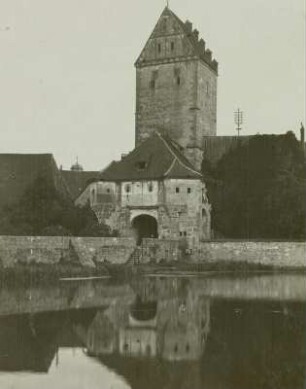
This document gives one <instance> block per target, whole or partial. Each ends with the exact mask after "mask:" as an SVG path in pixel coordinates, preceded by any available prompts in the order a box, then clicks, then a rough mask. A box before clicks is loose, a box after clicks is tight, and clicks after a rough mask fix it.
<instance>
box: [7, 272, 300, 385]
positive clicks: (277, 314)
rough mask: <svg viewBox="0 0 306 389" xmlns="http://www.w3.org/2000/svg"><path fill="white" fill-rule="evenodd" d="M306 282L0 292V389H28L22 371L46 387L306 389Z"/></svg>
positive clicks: (142, 283)
mask: <svg viewBox="0 0 306 389" xmlns="http://www.w3.org/2000/svg"><path fill="white" fill-rule="evenodd" d="M305 285H306V283H305V277H304V276H293V275H290V276H285V277H284V276H281V275H275V276H264V275H263V276H258V277H249V278H244V277H238V278H230V277H228V278H220V277H219V278H211V279H210V278H203V279H201V278H194V279H192V278H189V279H186V278H145V279H143V278H142V279H138V280H133V281H131V282H130V283H129V284H127V283H124V282H123V283H114V282H112V281H110V282H103V283H101V282H99V283H92V284H90V283H86V284H84V283H81V284H73V285H70V286H68V285H67V284H66V285H64V287H63V286H61V285H55V286H54V287H50V288H45V287H38V288H36V289H29V290H27V291H26V293H25V292H24V291H19V290H17V289H12V290H9V289H2V290H1V289H0V302H1V304H0V387H1V388H2V386H1V385H2V383H3V382H7V381H5V379H6V378H5V377H6V376H5V374H10V376H9V378H10V380H11V382H12V383H13V386H12V388H14V389H15V388H18V389H19V388H22V389H24V388H25V387H26V388H30V389H32V387H33V386H31V382H32V381H29V386H24V385H25V382H26V381H25V379H26V378H25V377H24V376H23V378H22V382H21V383H20V385H19V386H18V385H17V384H16V382H17V381H18V380H19V379H20V374H19V372H21V371H23V372H27V374H30V376H27V377H28V379H29V380H30V379H31V380H32V379H33V378H34V376H35V379H37V382H39V385H41V386H43V387H44V388H46V389H49V388H50V389H51V388H53V387H62V388H65V387H66V386H65V383H66V382H68V380H69V379H74V377H77V378H78V379H79V380H81V381H80V382H83V386H73V387H74V388H81V389H83V388H87V387H92V388H100V387H101V384H100V383H101V382H102V383H103V385H104V386H103V385H102V387H103V388H104V387H105V388H111V387H112V385H113V387H116V386H115V384H114V382H115V381H116V382H120V383H121V385H122V386H121V387H124V388H126V387H130V388H132V389H143V388H146V389H156V388H160V389H179V388H180V389H190V388H192V389H211V388H215V389H216V388H226V389H272V388H273V389H275V388H282V389H293V388H294V389H303V388H304V387H305V382H306V378H305V377H306V371H305V366H306V347H305V344H306V320H305V318H306V297H305V296H306V294H305V293H304V292H305V288H306V286H305ZM30 292H31V293H30ZM28 295H31V296H32V297H31V300H29V299H28V298H27V296H28ZM17 303H18V304H19V305H18V306H17V305H16V304H17ZM16 307H17V308H16ZM56 309H57V310H56ZM29 311H30V312H32V313H31V314H29ZM34 312H36V313H34ZM69 350H70V351H71V350H72V351H73V353H74V354H73V357H69V355H68V351H69ZM28 372H31V373H28ZM38 372H39V373H45V374H37V373H38ZM92 376H94V377H97V378H96V380H95V383H92V381H91V378H92ZM107 377H108V378H107ZM107 379H109V382H110V384H109V385H108V386H107V385H106V384H105V382H106V380H107ZM118 380H119V381H118ZM14 385H15V386H14ZM48 385H49V386H48ZM116 385H117V384H116ZM4 387H5V386H4ZM67 387H69V386H67Z"/></svg>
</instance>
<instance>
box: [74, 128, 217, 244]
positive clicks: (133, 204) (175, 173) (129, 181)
mask: <svg viewBox="0 0 306 389" xmlns="http://www.w3.org/2000/svg"><path fill="white" fill-rule="evenodd" d="M88 202H89V203H90V206H91V207H92V209H93V210H94V211H95V213H96V215H97V217H98V219H99V221H100V222H103V223H105V224H106V225H108V226H109V227H110V228H111V230H113V231H118V233H119V235H120V236H126V237H128V236H129V237H130V236H134V237H135V239H136V241H137V243H138V244H140V243H141V241H142V238H160V239H165V240H167V239H169V240H181V241H182V242H185V243H186V246H187V247H188V246H194V245H196V244H197V243H198V242H199V241H200V240H206V239H210V230H211V229H210V211H211V206H210V204H209V201H208V198H207V193H206V186H205V183H204V180H203V176H202V174H201V173H200V172H198V171H197V170H196V169H195V168H194V167H193V166H192V165H191V163H190V162H189V161H188V160H187V159H186V158H185V157H184V155H183V153H182V149H181V148H180V146H179V145H178V144H176V143H175V142H173V141H172V140H171V139H170V138H168V137H167V136H165V135H162V134H160V133H155V134H153V135H152V136H151V137H150V138H148V139H147V140H146V141H145V142H143V143H141V144H140V146H138V147H136V148H135V149H134V150H133V151H132V152H131V153H130V154H128V155H127V156H125V157H123V158H122V160H121V161H119V162H113V163H112V164H111V165H110V166H109V167H108V168H106V169H105V170H104V171H103V172H102V173H101V174H100V176H99V177H98V179H97V180H96V181H95V182H92V183H91V184H89V185H88V186H87V188H86V189H85V190H84V191H83V193H82V194H81V195H80V196H79V197H78V199H77V201H76V203H77V204H78V205H84V204H86V203H88Z"/></svg>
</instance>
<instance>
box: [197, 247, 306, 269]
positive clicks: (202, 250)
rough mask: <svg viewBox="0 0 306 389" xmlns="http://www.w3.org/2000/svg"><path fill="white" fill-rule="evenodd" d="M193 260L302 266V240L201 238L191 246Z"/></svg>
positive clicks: (305, 255)
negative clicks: (193, 247)
mask: <svg viewBox="0 0 306 389" xmlns="http://www.w3.org/2000/svg"><path fill="white" fill-rule="evenodd" d="M193 260H194V261H196V262H198V261H200V262H221V261H222V262H228V263H230V262H241V263H251V264H261V265H268V266H273V267H276V268H282V267H292V268H304V269H305V268H306V243H305V242H273V241H272V242H267V241H266V242H265V241H262V242H260V241H258V242H251V241H219V242H218V241H215V242H214V241H212V242H201V244H200V245H199V249H198V250H194V253H193Z"/></svg>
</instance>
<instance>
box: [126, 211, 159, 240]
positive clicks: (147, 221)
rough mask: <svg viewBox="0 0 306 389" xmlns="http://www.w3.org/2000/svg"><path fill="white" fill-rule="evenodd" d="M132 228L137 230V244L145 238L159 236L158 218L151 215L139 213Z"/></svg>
mask: <svg viewBox="0 0 306 389" xmlns="http://www.w3.org/2000/svg"><path fill="white" fill-rule="evenodd" d="M132 228H133V230H134V232H135V236H136V242H137V245H140V244H141V242H142V239H143V238H158V230H157V220H156V219H155V218H154V217H153V216H150V215H139V216H137V217H135V219H133V221H132Z"/></svg>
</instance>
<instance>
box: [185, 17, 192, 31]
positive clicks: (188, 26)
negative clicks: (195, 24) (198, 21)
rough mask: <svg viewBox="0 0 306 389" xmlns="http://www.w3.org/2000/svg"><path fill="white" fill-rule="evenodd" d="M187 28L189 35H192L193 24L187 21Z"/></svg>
mask: <svg viewBox="0 0 306 389" xmlns="http://www.w3.org/2000/svg"><path fill="white" fill-rule="evenodd" d="M185 27H186V30H187V32H188V33H189V34H191V33H192V23H191V22H190V21H189V20H186V22H185Z"/></svg>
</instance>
